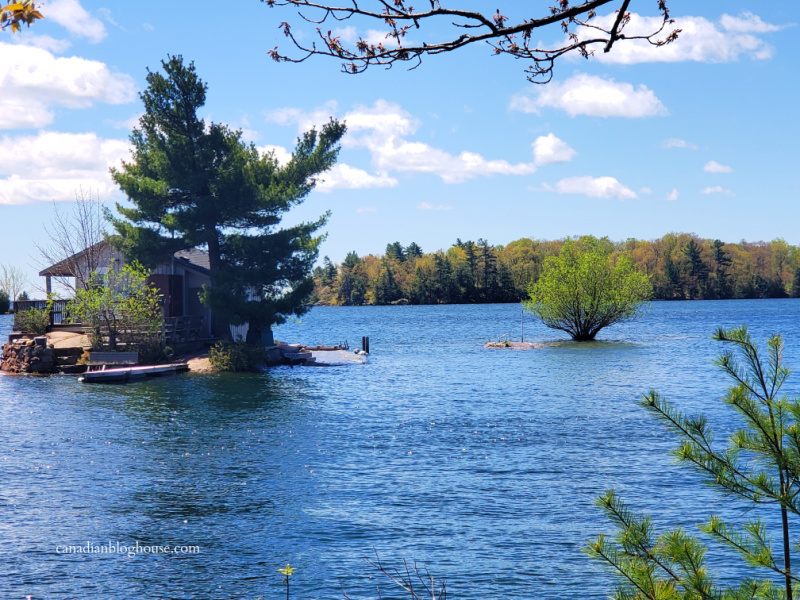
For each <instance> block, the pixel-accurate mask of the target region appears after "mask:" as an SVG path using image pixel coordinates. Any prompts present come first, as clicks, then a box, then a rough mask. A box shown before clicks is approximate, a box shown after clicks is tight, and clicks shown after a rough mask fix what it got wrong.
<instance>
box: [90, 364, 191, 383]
mask: <svg viewBox="0 0 800 600" xmlns="http://www.w3.org/2000/svg"><path fill="white" fill-rule="evenodd" d="M188 370H189V365H188V364H187V363H172V364H169V365H153V366H147V367H118V368H114V369H103V370H102V371H87V372H86V373H84V374H83V377H81V378H80V381H82V382H83V383H127V382H128V381H136V380H139V379H144V378H145V377H163V376H164V375H174V374H175V373H184V372H186V371H188Z"/></svg>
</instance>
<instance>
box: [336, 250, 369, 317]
mask: <svg viewBox="0 0 800 600" xmlns="http://www.w3.org/2000/svg"><path fill="white" fill-rule="evenodd" d="M362 265H363V261H362V260H361V258H359V256H358V254H356V253H355V252H348V253H347V256H345V258H344V261H343V262H342V271H341V273H340V274H339V293H338V299H339V302H341V303H342V304H345V305H348V306H361V305H362V304H364V300H365V299H366V296H367V281H366V280H365V277H364V275H363V274H362Z"/></svg>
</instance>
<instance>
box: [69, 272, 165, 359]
mask: <svg viewBox="0 0 800 600" xmlns="http://www.w3.org/2000/svg"><path fill="white" fill-rule="evenodd" d="M148 275H149V272H148V271H147V270H146V269H145V268H144V267H142V266H141V265H140V264H138V263H133V264H127V265H125V266H124V267H120V266H119V265H118V264H117V263H116V262H113V261H112V263H111V266H110V267H109V269H108V271H107V272H106V273H105V274H103V275H101V274H99V273H93V274H92V275H91V277H90V284H91V285H89V287H88V289H84V288H78V289H76V290H75V297H74V298H73V299H72V301H71V302H70V303H69V305H68V308H67V310H68V312H69V316H70V318H71V319H72V320H74V321H76V322H78V323H83V324H84V325H85V326H86V327H87V328H88V330H89V340H90V341H91V343H92V347H93V348H95V349H100V348H104V349H108V350H116V349H117V347H118V345H119V344H125V345H126V347H128V348H134V347H135V348H137V349H139V351H140V352H142V351H144V352H145V353H151V352H152V351H154V350H155V349H157V348H160V347H161V330H162V326H163V323H164V317H163V315H162V311H161V304H160V299H159V296H158V290H157V289H156V288H155V286H153V285H152V284H150V283H148V281H147V278H148Z"/></svg>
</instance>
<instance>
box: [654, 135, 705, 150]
mask: <svg viewBox="0 0 800 600" xmlns="http://www.w3.org/2000/svg"><path fill="white" fill-rule="evenodd" d="M661 147H662V148H688V149H689V150H697V149H698V146H697V144H693V143H691V142H687V141H686V140H682V139H680V138H668V139H666V140H664V141H663V142H661Z"/></svg>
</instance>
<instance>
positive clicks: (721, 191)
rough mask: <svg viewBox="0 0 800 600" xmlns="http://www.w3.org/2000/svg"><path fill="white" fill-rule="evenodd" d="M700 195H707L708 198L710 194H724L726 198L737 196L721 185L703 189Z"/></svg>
mask: <svg viewBox="0 0 800 600" xmlns="http://www.w3.org/2000/svg"><path fill="white" fill-rule="evenodd" d="M700 193H701V194H705V195H706V196H708V195H709V194H724V195H726V196H734V195H735V194H734V193H733V192H732V191H731V190H729V189H726V188H724V187H722V186H721V185H715V186H711V187H707V188H703V189H702V190H700Z"/></svg>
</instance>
